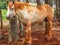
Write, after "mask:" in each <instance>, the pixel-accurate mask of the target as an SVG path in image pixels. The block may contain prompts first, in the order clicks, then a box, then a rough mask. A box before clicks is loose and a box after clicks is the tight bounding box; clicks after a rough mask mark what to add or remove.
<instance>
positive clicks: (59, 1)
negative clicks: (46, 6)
mask: <svg viewBox="0 0 60 45" xmlns="http://www.w3.org/2000/svg"><path fill="white" fill-rule="evenodd" d="M56 16H57V19H58V21H59V25H60V0H56Z"/></svg>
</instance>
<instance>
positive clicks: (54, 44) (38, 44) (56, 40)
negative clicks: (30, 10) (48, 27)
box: [0, 24, 60, 45]
mask: <svg viewBox="0 0 60 45" xmlns="http://www.w3.org/2000/svg"><path fill="white" fill-rule="evenodd" d="M36 25H37V24H36ZM36 25H35V26H36ZM35 26H34V30H32V45H60V31H59V30H60V28H59V26H58V27H56V26H54V28H53V33H52V35H53V36H52V39H51V40H46V39H45V35H44V30H43V28H41V27H40V26H38V28H41V29H38V28H37V27H36V28H37V30H35ZM0 30H1V31H2V35H3V38H2V39H0V45H23V42H22V41H18V42H11V43H8V28H7V27H4V28H3V29H0Z"/></svg>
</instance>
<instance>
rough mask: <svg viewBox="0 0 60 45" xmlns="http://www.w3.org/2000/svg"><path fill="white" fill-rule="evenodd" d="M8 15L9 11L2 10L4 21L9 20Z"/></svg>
mask: <svg viewBox="0 0 60 45" xmlns="http://www.w3.org/2000/svg"><path fill="white" fill-rule="evenodd" d="M6 13H7V9H2V19H3V20H4V21H6V20H7V19H6Z"/></svg>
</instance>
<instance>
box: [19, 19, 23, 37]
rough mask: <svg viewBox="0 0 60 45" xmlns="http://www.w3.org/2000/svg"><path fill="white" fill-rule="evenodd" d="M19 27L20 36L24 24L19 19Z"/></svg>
mask: <svg viewBox="0 0 60 45" xmlns="http://www.w3.org/2000/svg"><path fill="white" fill-rule="evenodd" d="M19 28H20V36H21V37H23V36H24V25H23V23H22V22H21V21H20V20H19Z"/></svg>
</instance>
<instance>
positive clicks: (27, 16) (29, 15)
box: [7, 2, 53, 43]
mask: <svg viewBox="0 0 60 45" xmlns="http://www.w3.org/2000/svg"><path fill="white" fill-rule="evenodd" d="M11 11H12V13H11ZM10 13H11V14H18V17H19V19H20V21H21V22H23V23H25V24H26V29H25V34H26V35H25V36H26V38H25V39H26V42H28V43H31V23H34V22H41V21H43V20H44V19H45V18H47V19H48V24H49V26H48V28H49V30H48V34H47V37H51V36H52V34H51V33H52V17H53V12H52V7H51V6H49V5H48V4H44V5H39V6H37V7H33V6H31V5H30V4H28V3H22V2H14V4H13V2H10V3H9V4H8V12H7V15H8V16H10V15H11V14H10Z"/></svg>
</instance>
